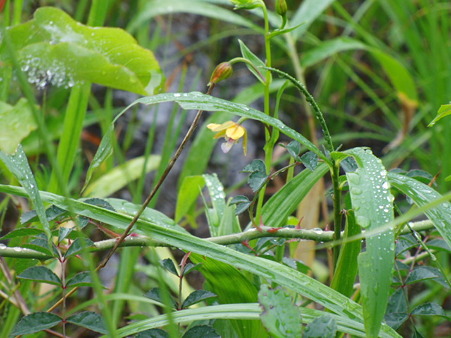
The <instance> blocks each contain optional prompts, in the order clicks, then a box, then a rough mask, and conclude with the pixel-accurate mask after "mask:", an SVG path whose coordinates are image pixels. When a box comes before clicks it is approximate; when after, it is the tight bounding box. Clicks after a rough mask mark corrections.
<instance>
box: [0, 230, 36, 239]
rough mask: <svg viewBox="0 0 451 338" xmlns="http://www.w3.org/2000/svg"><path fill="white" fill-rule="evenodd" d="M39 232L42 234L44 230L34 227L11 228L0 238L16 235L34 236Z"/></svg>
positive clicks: (14, 236) (9, 237)
mask: <svg viewBox="0 0 451 338" xmlns="http://www.w3.org/2000/svg"><path fill="white" fill-rule="evenodd" d="M39 234H44V231H42V230H41V229H36V228H20V229H16V230H13V231H11V232H9V233H7V234H6V235H5V236H3V237H0V239H11V238H16V237H25V236H35V235H39Z"/></svg>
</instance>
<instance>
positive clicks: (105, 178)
mask: <svg viewBox="0 0 451 338" xmlns="http://www.w3.org/2000/svg"><path fill="white" fill-rule="evenodd" d="M144 164H146V168H145V170H144V172H145V173H146V174H147V173H149V172H151V171H153V170H155V169H157V168H158V165H159V164H160V156H158V155H152V156H149V158H148V159H147V162H146V159H145V158H144V156H140V157H137V158H134V159H132V160H129V161H127V162H125V163H123V164H121V165H119V166H117V167H114V168H113V169H111V170H110V171H109V172H107V173H105V174H103V175H102V176H100V177H99V178H98V179H97V180H95V181H93V182H92V183H91V184H89V185H88V186H87V187H86V189H85V190H84V191H83V196H95V197H100V198H102V197H108V196H110V195H112V194H113V193H115V192H117V191H118V190H120V189H122V188H123V187H125V186H126V185H127V184H128V183H130V182H132V181H134V180H136V179H138V178H139V177H140V176H141V175H142V174H143V167H144Z"/></svg>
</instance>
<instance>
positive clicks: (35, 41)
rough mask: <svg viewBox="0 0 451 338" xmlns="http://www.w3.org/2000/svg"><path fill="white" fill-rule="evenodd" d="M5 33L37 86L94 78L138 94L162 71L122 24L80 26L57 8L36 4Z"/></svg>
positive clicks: (153, 87) (152, 87)
mask: <svg viewBox="0 0 451 338" xmlns="http://www.w3.org/2000/svg"><path fill="white" fill-rule="evenodd" d="M7 33H8V34H10V36H11V40H12V41H13V44H14V48H15V49H16V51H17V54H18V56H19V61H20V62H21V64H22V69H23V70H24V71H25V72H27V74H28V80H29V81H30V82H31V83H35V84H36V85H37V86H38V87H44V86H45V85H46V84H52V85H56V86H64V87H73V86H74V85H75V84H76V83H79V82H93V83H98V84H100V85H104V86H107V87H112V88H116V89H122V90H127V91H131V92H135V93H138V94H141V95H148V94H153V93H155V92H157V91H159V90H160V87H161V82H162V79H163V76H162V73H161V70H160V68H159V65H158V62H157V61H156V59H155V57H154V55H153V54H152V52H151V51H149V50H147V49H144V48H142V47H140V46H139V45H138V44H137V43H136V40H135V39H134V38H133V37H132V36H131V35H129V34H128V33H126V32H125V31H123V30H122V29H119V28H104V27H101V28H100V27H88V26H84V25H82V24H80V23H78V22H76V21H74V20H73V19H72V18H71V17H70V16H69V15H67V14H66V13H65V12H63V11H62V10H60V9H58V8H54V7H41V8H39V9H37V10H36V12H35V13H34V17H33V19H32V20H30V21H28V22H26V23H24V24H20V25H17V26H14V27H11V28H9V29H8V32H7ZM4 54H5V53H4V50H1V49H0V57H1V56H2V55H4Z"/></svg>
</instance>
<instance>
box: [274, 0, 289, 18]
mask: <svg viewBox="0 0 451 338" xmlns="http://www.w3.org/2000/svg"><path fill="white" fill-rule="evenodd" d="M276 12H277V14H279V15H280V16H284V15H285V14H286V13H287V2H286V1H285V0H276Z"/></svg>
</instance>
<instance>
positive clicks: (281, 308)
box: [258, 284, 302, 338]
mask: <svg viewBox="0 0 451 338" xmlns="http://www.w3.org/2000/svg"><path fill="white" fill-rule="evenodd" d="M258 300H259V303H260V306H261V307H262V314H261V315H260V317H261V319H262V322H263V325H264V326H265V327H266V329H267V330H268V331H269V333H270V334H271V335H272V336H274V337H280V338H284V337H301V335H302V334H301V333H302V325H301V312H300V310H299V307H298V306H296V305H294V304H293V301H292V299H291V297H290V296H289V295H288V294H287V293H285V291H283V289H275V290H272V289H269V288H268V285H266V284H264V285H262V286H261V287H260V291H259V293H258Z"/></svg>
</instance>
